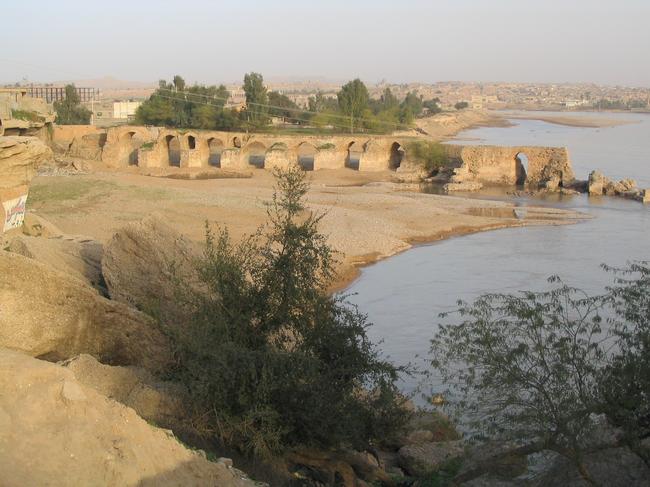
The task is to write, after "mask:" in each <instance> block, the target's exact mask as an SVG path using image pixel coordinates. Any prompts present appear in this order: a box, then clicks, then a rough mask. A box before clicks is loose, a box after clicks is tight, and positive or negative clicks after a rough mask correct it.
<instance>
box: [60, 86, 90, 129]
mask: <svg viewBox="0 0 650 487" xmlns="http://www.w3.org/2000/svg"><path fill="white" fill-rule="evenodd" d="M54 111H56V119H55V122H56V123H57V124H59V125H87V124H89V123H90V117H91V116H92V113H91V112H90V110H88V109H87V108H86V107H85V106H83V105H82V104H81V100H80V98H79V94H78V93H77V89H76V88H75V86H74V85H72V84H71V85H66V86H65V98H64V99H63V100H61V101H55V102H54Z"/></svg>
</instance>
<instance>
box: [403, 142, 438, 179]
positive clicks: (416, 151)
mask: <svg viewBox="0 0 650 487" xmlns="http://www.w3.org/2000/svg"><path fill="white" fill-rule="evenodd" d="M406 153H407V154H408V157H409V159H410V160H411V161H413V162H416V163H419V164H421V165H422V167H423V168H424V169H425V170H426V171H427V172H429V173H431V172H433V171H435V170H436V169H440V168H441V167H443V166H445V165H446V164H447V152H446V150H445V147H444V146H443V145H442V144H440V143H439V142H434V141H430V140H416V141H413V142H410V143H408V144H406Z"/></svg>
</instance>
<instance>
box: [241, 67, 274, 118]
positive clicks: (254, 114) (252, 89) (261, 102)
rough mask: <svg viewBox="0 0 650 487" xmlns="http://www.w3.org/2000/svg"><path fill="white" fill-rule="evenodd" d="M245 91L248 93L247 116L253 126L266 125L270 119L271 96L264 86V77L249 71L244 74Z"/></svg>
mask: <svg viewBox="0 0 650 487" xmlns="http://www.w3.org/2000/svg"><path fill="white" fill-rule="evenodd" d="M243 89H244V92H245V93H246V118H247V120H248V122H249V123H250V124H251V125H252V126H253V127H259V126H262V125H265V124H266V123H267V120H268V116H267V114H268V106H267V105H268V103H269V98H268V94H267V91H266V87H265V86H264V78H263V77H262V75H261V74H259V73H248V74H246V75H245V76H244V85H243Z"/></svg>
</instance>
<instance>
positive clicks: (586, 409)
mask: <svg viewBox="0 0 650 487" xmlns="http://www.w3.org/2000/svg"><path fill="white" fill-rule="evenodd" d="M616 272H617V273H618V275H619V277H618V278H617V279H616V282H615V285H614V286H613V287H611V288H609V289H608V290H607V292H606V293H605V294H603V295H601V296H589V295H587V294H585V293H584V292H583V291H580V290H578V289H575V288H572V287H569V286H567V285H566V284H564V283H562V281H560V280H559V279H558V278H557V277H554V278H551V279H550V282H551V283H553V284H554V285H555V287H554V288H552V289H551V290H550V291H543V292H523V293H520V294H516V295H511V294H487V295H484V296H481V297H480V298H478V299H477V300H476V301H475V302H474V303H473V304H471V305H470V304H467V303H464V302H459V306H460V307H459V309H458V314H459V316H460V317H461V321H460V322H459V323H455V324H443V325H441V326H440V329H439V331H438V332H437V334H436V335H435V337H434V338H433V340H432V348H431V353H432V365H433V367H434V368H435V369H436V370H437V372H438V373H439V374H440V375H441V379H442V381H443V382H444V383H446V384H448V385H449V390H448V392H447V394H448V397H449V398H450V399H451V400H452V401H453V402H454V403H455V404H456V406H457V407H458V411H459V413H460V414H462V416H463V418H464V420H465V421H467V422H468V424H469V425H470V426H471V427H472V428H473V430H474V431H475V432H476V433H477V434H480V435H488V436H497V437H502V438H506V439H511V440H517V441H525V442H530V443H531V444H536V445H537V449H538V450H544V449H550V450H554V451H557V452H558V453H561V454H562V455H565V456H567V457H568V458H570V459H571V460H573V461H574V462H575V463H576V465H577V466H578V468H579V470H580V472H581V474H582V475H583V477H584V478H585V479H586V480H588V481H591V479H590V478H589V474H588V472H586V470H585V468H584V465H583V464H582V462H581V459H582V456H583V453H584V450H585V449H586V448H588V447H589V446H590V445H588V444H587V443H585V437H586V435H588V433H589V431H590V430H591V429H592V428H593V427H594V421H593V415H594V414H602V413H605V414H606V415H607V417H608V419H609V421H610V422H612V423H614V424H616V425H619V426H622V427H624V428H625V430H626V431H627V442H628V443H629V444H630V445H631V446H634V444H636V443H638V442H639V441H640V439H642V438H645V437H648V436H650V406H649V404H650V402H649V401H648V399H649V398H650V380H649V379H648V377H650V360H649V359H648V352H649V351H650V349H649V347H648V346H649V345H650V323H649V317H650V268H649V267H648V263H647V262H640V263H634V264H632V265H631V266H630V267H628V268H627V269H623V270H616ZM443 316H446V315H443Z"/></svg>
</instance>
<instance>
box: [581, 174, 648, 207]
mask: <svg viewBox="0 0 650 487" xmlns="http://www.w3.org/2000/svg"><path fill="white" fill-rule="evenodd" d="M587 191H588V193H589V196H602V195H606V196H620V197H623V198H628V199H632V200H636V201H640V202H642V203H648V202H650V195H649V193H650V191H649V190H647V189H645V190H644V189H639V188H638V187H637V185H636V181H634V179H629V178H627V179H621V180H620V181H618V182H615V181H612V180H611V179H609V178H607V177H605V176H604V175H603V173H601V172H600V171H597V170H596V171H592V172H591V173H590V174H589V180H588V181H587Z"/></svg>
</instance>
